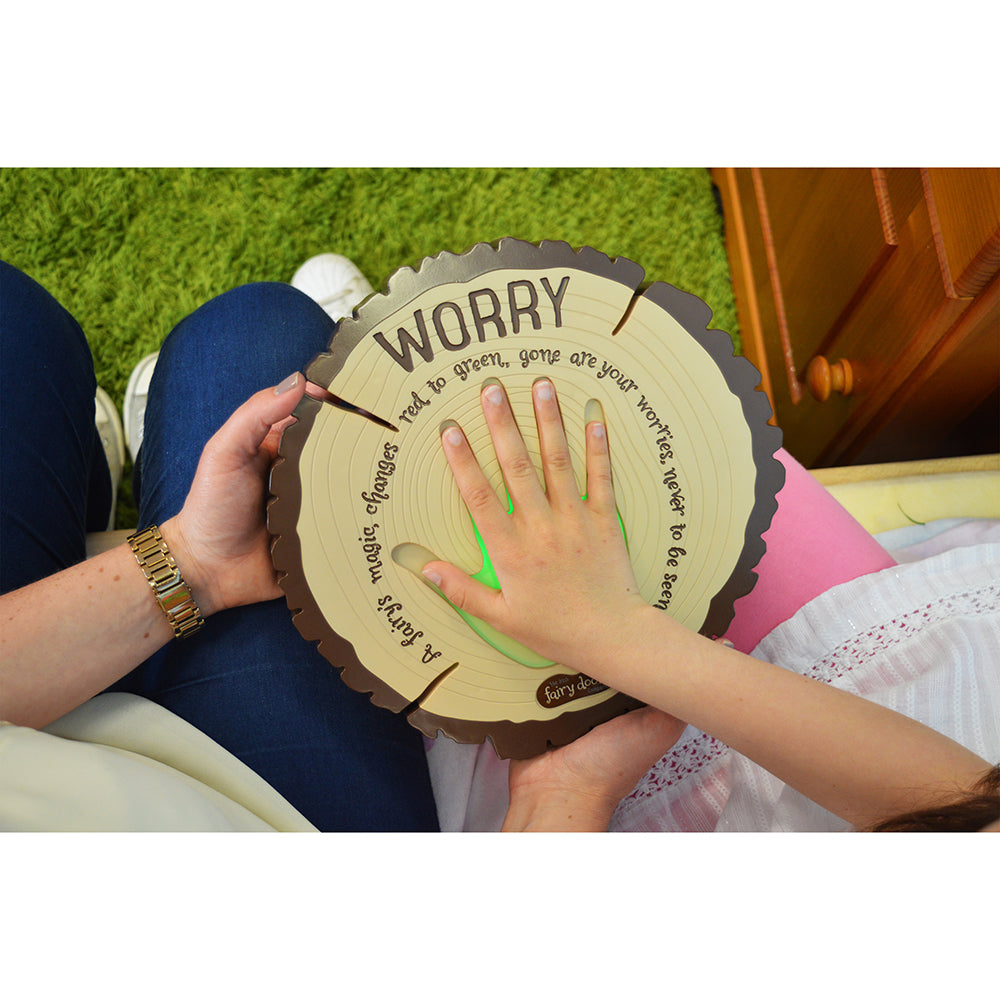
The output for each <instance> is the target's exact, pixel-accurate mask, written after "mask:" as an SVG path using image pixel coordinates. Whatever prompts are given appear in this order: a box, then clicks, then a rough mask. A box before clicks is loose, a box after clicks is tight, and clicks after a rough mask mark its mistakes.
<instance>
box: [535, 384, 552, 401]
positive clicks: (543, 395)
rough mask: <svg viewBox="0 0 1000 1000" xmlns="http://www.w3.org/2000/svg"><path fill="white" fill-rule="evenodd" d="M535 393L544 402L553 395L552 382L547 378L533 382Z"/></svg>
mask: <svg viewBox="0 0 1000 1000" xmlns="http://www.w3.org/2000/svg"><path fill="white" fill-rule="evenodd" d="M535 395H536V396H537V397H538V398H539V399H543V400H545V401H546V402H547V401H548V400H550V399H551V398H552V397H553V395H555V390H554V389H553V387H552V383H551V382H550V381H549V380H548V379H547V378H543V379H539V380H538V381H537V382H536V383H535Z"/></svg>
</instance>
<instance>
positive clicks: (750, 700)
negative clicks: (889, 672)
mask: <svg viewBox="0 0 1000 1000" xmlns="http://www.w3.org/2000/svg"><path fill="white" fill-rule="evenodd" d="M534 396H535V415H536V420H537V423H538V429H539V439H540V443H541V449H542V459H543V471H544V477H545V486H544V488H543V486H542V484H541V483H540V482H539V480H538V477H537V475H536V473H535V471H534V468H533V466H532V463H531V460H530V457H529V456H528V454H527V451H526V449H525V447H524V443H523V441H522V440H521V437H520V434H519V432H518V430H517V426H516V423H515V422H514V418H513V415H512V413H511V410H510V407H509V405H508V403H507V400H506V395H505V394H504V393H503V392H502V391H501V390H500V388H499V387H498V386H495V385H494V386H487V387H486V389H485V390H484V393H483V400H482V402H483V412H484V415H485V417H486V421H487V424H488V426H489V429H490V434H491V436H492V439H493V443H494V448H495V450H496V453H497V458H498V460H499V462H500V465H501V468H502V469H503V472H504V476H505V479H506V483H507V488H508V490H509V492H510V495H511V498H512V500H513V513H512V514H510V515H508V513H507V509H506V507H505V505H503V504H502V503H501V501H500V499H499V497H497V495H496V493H495V491H494V490H493V489H492V488H491V486H490V485H489V483H488V482H487V480H486V478H485V476H484V475H483V473H482V470H481V469H480V468H479V464H478V462H477V461H476V459H475V456H474V454H473V453H472V450H471V449H470V447H469V445H468V443H467V442H466V440H465V437H464V435H462V434H461V433H459V432H458V429H457V428H454V427H451V428H448V429H446V430H445V432H444V434H443V438H442V441H443V446H444V449H445V453H446V455H447V458H448V461H449V464H450V466H451V468H452V471H453V473H454V475H455V479H456V481H457V483H458V486H459V489H460V490H461V492H462V496H463V498H464V499H465V502H466V504H467V505H468V507H469V510H470V512H471V514H472V516H473V518H474V519H475V521H476V524H477V525H478V527H479V530H480V533H481V534H482V536H483V539H484V541H485V543H486V545H487V547H488V549H489V551H490V555H491V558H492V561H493V565H494V568H495V569H496V571H497V575H498V578H499V580H500V584H501V589H500V591H493V590H491V589H489V588H487V587H485V586H483V585H482V584H479V583H477V582H475V581H473V580H471V579H470V578H469V577H468V576H467V575H466V574H465V573H463V572H462V571H460V570H459V569H457V568H456V567H454V566H451V565H449V564H447V563H444V562H441V561H433V562H430V563H428V564H427V565H426V566H425V568H424V575H425V576H426V577H427V579H428V580H430V582H431V583H432V584H435V585H436V586H438V587H439V588H440V590H441V591H442V593H444V595H445V596H446V597H447V598H448V599H449V600H450V601H451V602H452V603H453V604H455V605H456V606H458V607H460V608H462V609H463V610H465V611H467V612H469V613H470V614H472V615H475V616H476V617H478V618H481V619H483V620H485V621H487V622H488V623H489V624H491V625H492V626H494V627H495V628H496V629H498V630H499V631H500V632H502V633H504V634H505V635H509V636H511V637H512V638H514V639H516V640H518V641H519V642H522V643H524V644H525V645H526V646H528V647H529V648H531V649H533V650H535V651H536V652H537V653H539V654H541V655H543V656H546V657H548V658H550V659H553V660H555V661H557V662H560V663H565V664H567V665H568V666H571V667H573V668H574V669H577V670H580V671H582V672H584V673H587V674H589V675H591V676H593V677H596V678H598V679H599V680H601V681H603V682H604V683H606V684H608V685H610V686H611V687H613V688H615V689H617V690H619V691H623V692H625V693H627V694H630V695H632V696H634V697H636V698H639V699H642V700H643V701H645V702H647V703H648V704H650V705H654V706H656V707H657V708H659V709H661V710H662V711H664V712H667V713H669V714H670V715H672V716H676V717H677V718H680V719H684V720H686V721H687V722H689V723H691V724H692V725H694V726H696V727H698V728H699V729H701V730H703V731H705V732H707V733H709V734H711V735H712V736H715V737H716V738H718V739H719V740H721V741H723V742H724V743H726V744H727V745H729V746H731V747H732V748H733V749H735V750H737V751H739V752H740V753H742V754H745V755H746V756H747V757H749V758H750V759H751V760H754V761H755V762H756V763H758V764H760V765H761V766H762V767H764V768H766V769H767V770H769V771H770V772H771V773H772V774H774V775H775V776H776V777H778V778H780V779H781V780H782V781H784V782H786V783H787V784H789V785H791V786H792V787H793V788H796V789H797V790H798V791H800V792H802V793H803V794H804V795H807V796H808V797H809V798H811V799H812V800H813V801H815V802H817V803H819V804H820V805H822V806H823V807H825V808H827V809H829V810H830V811H831V812H834V813H836V814H837V815H839V816H841V817H843V818H844V819H846V820H848V821H849V822H851V823H852V824H854V825H855V826H867V825H870V824H873V823H875V822H877V821H878V820H881V819H884V818H886V817H888V816H890V815H894V814H897V813H900V812H904V811H907V810H910V809H915V808H919V807H922V806H927V805H931V804H934V803H937V802H942V801H946V800H950V799H952V798H954V797H955V796H956V795H957V794H961V793H963V792H965V791H966V790H968V789H969V788H971V786H972V785H973V784H975V782H976V781H977V780H978V779H979V778H980V777H981V776H982V775H983V773H984V772H985V771H987V770H988V769H989V764H988V763H987V762H986V761H984V760H983V759H982V758H980V757H978V756H977V755H976V754H974V753H971V752H970V751H968V750H966V749H965V748H964V747H961V746H959V745H958V744H957V743H955V742H954V741H952V740H950V739H948V738H947V737H945V736H942V735H941V734H940V733H937V732H934V731H933V730H931V729H928V728H927V727H926V726H923V725H921V724H920V723H917V722H915V721H913V720H911V719H909V718H906V717H905V716H902V715H899V714H898V713H895V712H892V711H890V710H888V709H885V708H882V707H880V706H878V705H875V704H873V703H871V702H868V701H865V700H864V699H862V698H858V697H856V696H854V695H851V694H848V693H846V692H843V691H840V690H838V689H836V688H832V687H830V686H829V685H826V684H823V683H820V682H818V681H813V680H810V679H807V678H803V677H801V676H799V675H797V674H794V673H791V672H789V671H787V670H784V669H782V668H780V667H777V666H774V665H772V664H769V663H764V662H761V661H759V660H755V659H753V658H752V657H749V656H745V655H744V654H742V653H738V652H736V651H735V650H731V649H727V648H725V647H724V646H721V645H720V644H718V643H714V642H712V641H711V640H709V639H706V638H704V637H703V636H700V635H697V634H696V633H694V632H692V631H691V630H689V629H687V628H685V627H683V626H681V625H679V624H678V623H677V622H675V621H674V620H673V619H671V618H670V617H669V616H668V615H666V614H664V613H663V612H660V611H658V610H657V609H655V608H653V607H651V606H650V605H649V604H647V603H646V602H645V601H644V600H643V598H642V597H641V595H640V594H639V590H638V586H637V584H636V581H635V577H634V575H633V573H632V569H631V565H630V563H629V559H628V554H627V551H626V549H625V545H624V543H623V540H622V537H621V532H620V530H619V527H618V524H617V519H616V513H615V501H614V491H613V488H612V482H611V464H610V457H609V451H608V444H607V437H606V431H605V429H604V427H603V425H602V424H601V423H599V422H595V423H591V424H589V425H588V427H587V484H586V486H587V500H586V501H583V500H581V499H580V490H579V488H578V486H577V483H576V481H575V477H574V474H573V470H572V465H571V462H570V460H569V449H568V446H567V444H566V438H565V432H564V430H563V425H562V419H561V417H560V414H559V409H558V404H557V402H556V399H555V394H554V389H553V387H552V383H551V382H549V381H547V380H543V381H541V382H539V383H537V384H536V386H535V394H534ZM554 594H558V595H559V603H560V607H561V608H562V609H563V610H562V612H561V613H560V615H558V616H553V615H544V614H539V609H540V608H545V607H550V606H551V604H552V599H553V595H554Z"/></svg>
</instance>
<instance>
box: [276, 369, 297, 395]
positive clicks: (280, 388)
mask: <svg viewBox="0 0 1000 1000" xmlns="http://www.w3.org/2000/svg"><path fill="white" fill-rule="evenodd" d="M298 384H299V373H298V372H295V373H294V374H292V375H289V376H288V378H286V379H285V380H284V381H283V382H279V383H278V385H276V386H275V387H274V394H275V396H280V395H281V394H282V393H283V392H288V391H289V390H290V389H294V388H295V387H296V386H297V385H298Z"/></svg>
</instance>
